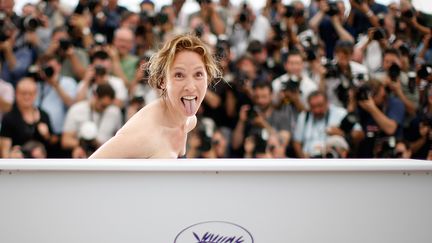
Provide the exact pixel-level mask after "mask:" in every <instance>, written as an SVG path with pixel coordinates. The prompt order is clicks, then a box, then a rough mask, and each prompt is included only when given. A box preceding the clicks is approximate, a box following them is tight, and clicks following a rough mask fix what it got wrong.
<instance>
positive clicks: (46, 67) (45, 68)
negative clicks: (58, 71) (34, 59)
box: [42, 65, 54, 78]
mask: <svg viewBox="0 0 432 243" xmlns="http://www.w3.org/2000/svg"><path fill="white" fill-rule="evenodd" d="M42 72H43V73H44V74H45V76H46V77H47V78H51V77H52V76H54V68H53V67H52V66H50V65H44V66H42Z"/></svg>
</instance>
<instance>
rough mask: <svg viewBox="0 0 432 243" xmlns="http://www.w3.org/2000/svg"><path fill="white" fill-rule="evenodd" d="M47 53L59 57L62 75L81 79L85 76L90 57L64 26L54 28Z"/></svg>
mask: <svg viewBox="0 0 432 243" xmlns="http://www.w3.org/2000/svg"><path fill="white" fill-rule="evenodd" d="M46 54H48V55H53V56H55V57H57V58H58V60H59V61H60V63H61V67H62V69H61V75H62V76H67V77H72V78H74V79H75V80H81V79H82V78H83V77H84V74H85V70H86V67H87V66H88V64H89V57H88V54H87V52H86V51H84V49H82V48H79V47H76V46H74V45H73V43H72V40H71V37H70V35H69V33H68V31H67V29H66V28H64V27H57V28H54V30H53V32H52V33H51V42H50V45H49V46H48V49H47V50H46Z"/></svg>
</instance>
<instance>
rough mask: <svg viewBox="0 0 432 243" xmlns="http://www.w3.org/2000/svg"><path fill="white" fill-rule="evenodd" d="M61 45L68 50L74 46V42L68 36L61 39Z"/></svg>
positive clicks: (63, 49) (64, 49)
mask: <svg viewBox="0 0 432 243" xmlns="http://www.w3.org/2000/svg"><path fill="white" fill-rule="evenodd" d="M59 46H60V49H61V50H62V51H66V50H67V49H69V47H71V46H72V42H71V41H70V40H68V39H66V38H62V39H60V40H59Z"/></svg>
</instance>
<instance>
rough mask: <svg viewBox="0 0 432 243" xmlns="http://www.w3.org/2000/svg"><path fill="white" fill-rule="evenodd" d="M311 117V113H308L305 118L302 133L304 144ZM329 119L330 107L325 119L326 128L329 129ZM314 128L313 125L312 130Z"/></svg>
mask: <svg viewBox="0 0 432 243" xmlns="http://www.w3.org/2000/svg"><path fill="white" fill-rule="evenodd" d="M310 116H311V112H310V111H308V112H306V116H305V119H304V126H303V131H302V141H303V143H304V141H305V137H306V129H307V125H308V121H309V118H310ZM329 117H330V107H329V109H328V111H327V112H326V114H325V117H324V128H327V126H328V123H329V119H330V118H329ZM312 128H313V123H312V125H311V129H312ZM326 136H327V134H326Z"/></svg>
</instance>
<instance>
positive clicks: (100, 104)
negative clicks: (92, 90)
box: [94, 96, 114, 112]
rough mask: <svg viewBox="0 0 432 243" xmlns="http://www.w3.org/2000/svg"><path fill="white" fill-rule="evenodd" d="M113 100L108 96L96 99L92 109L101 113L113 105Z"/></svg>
mask: <svg viewBox="0 0 432 243" xmlns="http://www.w3.org/2000/svg"><path fill="white" fill-rule="evenodd" d="M113 101H114V99H112V98H111V97H109V96H104V97H97V99H96V102H95V106H94V109H95V110H96V111H97V112H103V111H104V110H105V109H106V108H107V107H108V106H110V105H112V104H113Z"/></svg>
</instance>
